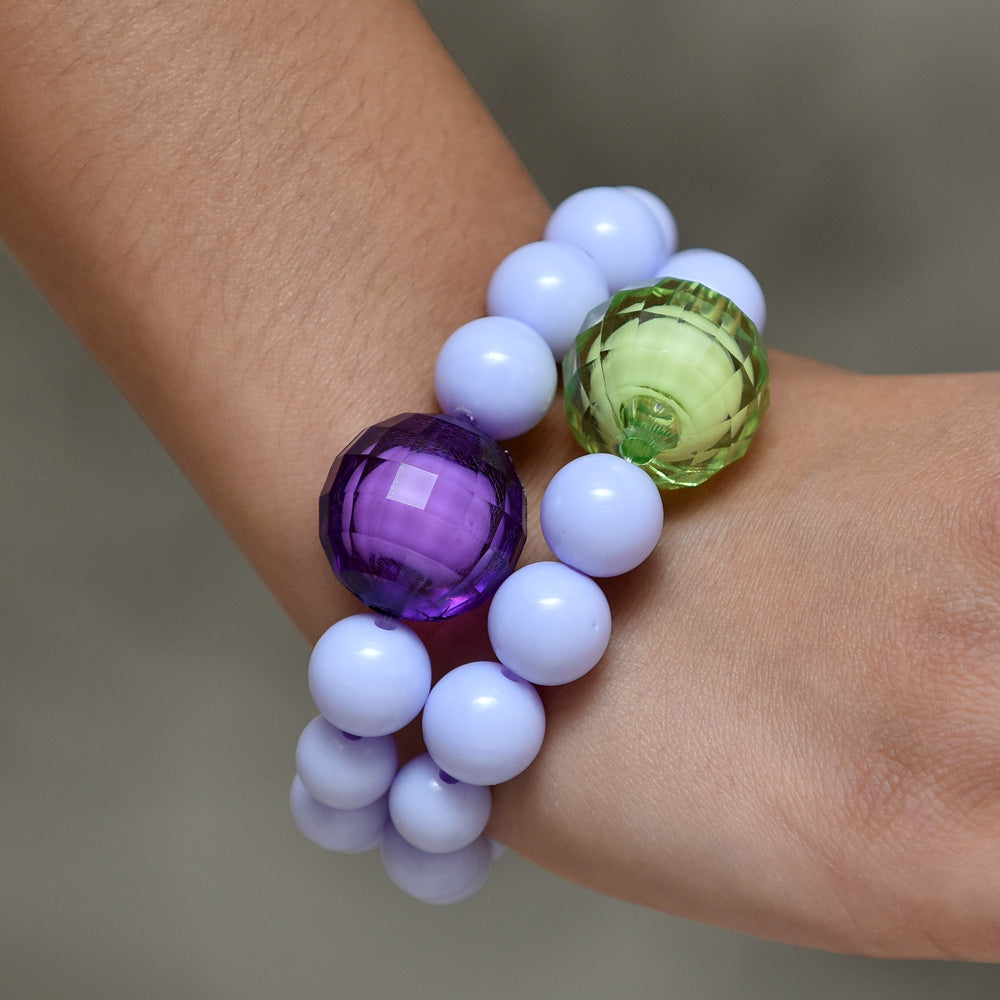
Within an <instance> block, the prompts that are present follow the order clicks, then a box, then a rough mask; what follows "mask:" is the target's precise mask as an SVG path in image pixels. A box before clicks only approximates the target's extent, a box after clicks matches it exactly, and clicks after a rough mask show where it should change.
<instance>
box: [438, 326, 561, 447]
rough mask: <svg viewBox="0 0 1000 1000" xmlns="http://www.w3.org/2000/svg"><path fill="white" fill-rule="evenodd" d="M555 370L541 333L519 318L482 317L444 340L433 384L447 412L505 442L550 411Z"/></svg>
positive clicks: (556, 376)
mask: <svg viewBox="0 0 1000 1000" xmlns="http://www.w3.org/2000/svg"><path fill="white" fill-rule="evenodd" d="M557 382H558V373H557V372H556V364H555V361H554V360H553V358H552V352H551V351H550V350H549V346H548V344H547V343H546V342H545V341H544V340H543V339H542V337H541V336H540V335H539V334H537V333H535V331H534V330H532V329H531V327H530V326H527V325H525V324H524V323H522V322H521V321H520V320H517V319H510V318H509V317H506V316H484V317H482V318H481V319H474V320H473V321H472V322H471V323H466V324H465V325H464V326H460V327H459V328H458V329H457V330H456V331H455V332H454V333H453V334H452V335H451V336H450V337H449V338H448V339H447V340H446V341H445V343H444V346H443V347H442V348H441V353H440V354H439V355H438V359H437V365H436V367H435V369H434V389H435V392H436V393H437V398H438V403H440V405H441V409H442V410H444V411H445V413H450V414H451V415H452V416H458V417H466V418H468V419H470V420H471V421H472V423H473V424H474V425H475V426H476V427H477V428H478V429H479V430H481V431H482V432H483V433H484V434H489V435H490V437H493V438H496V439H497V440H500V441H503V440H506V439H507V438H513V437H517V436H518V435H519V434H523V433H524V432H525V431H529V430H531V428H532V427H534V426H535V424H537V423H538V421H539V420H541V419H542V417H544V416H545V414H546V413H547V412H548V409H549V407H550V406H551V405H552V400H553V398H554V397H555V394H556V383H557Z"/></svg>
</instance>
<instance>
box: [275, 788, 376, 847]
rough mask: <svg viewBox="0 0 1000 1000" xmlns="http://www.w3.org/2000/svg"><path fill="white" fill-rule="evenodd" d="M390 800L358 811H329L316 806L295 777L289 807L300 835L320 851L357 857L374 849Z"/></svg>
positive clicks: (318, 803) (314, 801)
mask: <svg viewBox="0 0 1000 1000" xmlns="http://www.w3.org/2000/svg"><path fill="white" fill-rule="evenodd" d="M388 803H389V797H388V796H387V795H383V796H382V798H380V799H376V800H375V801H374V802H372V803H370V804H369V805H367V806H362V807H361V808H360V809H331V808H330V807H329V806H325V805H323V803H322V802H317V801H316V800H315V799H314V798H313V797H312V796H311V795H310V794H309V793H308V792H307V791H306V787H305V785H303V784H302V781H301V780H300V779H299V778H298V777H296V778H295V779H294V780H293V781H292V790H291V793H290V795H289V805H290V807H291V810H292V818H293V819H294V820H295V824H296V826H298V828H299V830H301V831H302V835H303V836H304V837H305V838H306V839H307V840H311V841H312V842H313V843H314V844H316V845H318V846H319V847H324V848H326V850H328V851H340V852H342V853H344V854H358V853H360V852H361V851H370V850H371V849H372V848H373V847H377V846H378V843H379V841H380V840H381V839H382V831H383V830H384V829H385V828H386V824H387V823H388V822H389V804H388Z"/></svg>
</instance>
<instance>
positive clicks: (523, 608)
mask: <svg viewBox="0 0 1000 1000" xmlns="http://www.w3.org/2000/svg"><path fill="white" fill-rule="evenodd" d="M489 633H490V642H491V643H492V644H493V652H494V653H495V654H496V657H497V659H498V660H500V662H501V663H503V664H504V666H507V667H509V668H510V669H511V670H513V671H514V673H516V674H517V675H518V676H519V677H523V678H524V679H525V680H527V681H531V683H532V684H567V683H569V682H570V681H575V680H576V679H577V678H578V677H582V676H583V675H584V674H585V673H587V671H588V670H590V669H591V667H593V666H594V664H596V663H597V661H598V660H599V659H600V658H601V657H602V656H603V655H604V651H605V649H607V647H608V640H609V639H610V638H611V609H610V607H609V606H608V600H607V598H606V597H605V596H604V592H603V591H602V590H601V588H600V587H599V586H598V585H597V584H596V583H594V581H593V580H591V579H590V577H589V576H584V575H583V574H582V573H578V572H577V571H576V570H574V569H570V567H569V566H564V565H563V564H562V563H557V562H539V563H532V564H531V565H528V566H523V567H522V568H521V569H519V570H517V572H515V573H512V574H511V575H510V576H509V577H507V579H506V580H504V582H503V583H502V584H501V585H500V589H499V590H498V591H497V592H496V594H495V595H494V597H493V603H492V604H491V605H490V614H489Z"/></svg>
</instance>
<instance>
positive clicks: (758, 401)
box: [563, 278, 769, 489]
mask: <svg viewBox="0 0 1000 1000" xmlns="http://www.w3.org/2000/svg"><path fill="white" fill-rule="evenodd" d="M563 380H564V383H565V398H566V416H567V418H568V419H569V422H570V426H571V427H572V428H573V433H574V434H575V435H576V438H577V440H578V441H579V442H580V444H581V445H583V447H584V448H586V449H587V451H606V452H611V453H612V454H615V455H620V456H621V457H622V458H626V459H628V460H629V461H630V462H633V463H634V464H636V465H640V466H642V467H643V468H644V469H645V470H646V471H647V472H648V473H649V474H650V476H652V477H653V480H654V482H655V483H656V485H657V486H659V487H660V489H669V488H673V487H676V486H697V485H698V484H699V483H703V482H704V481H705V480H706V479H708V478H709V477H711V476H713V475H715V473H716V472H718V471H719V470H720V469H723V468H725V467H726V466H727V465H729V464H730V463H731V462H735V461H736V459H738V458H740V457H742V456H743V454H744V453H745V452H746V450H747V448H748V447H749V445H750V440H751V439H752V438H753V436H754V433H755V432H756V430H757V427H758V425H759V424H760V418H761V416H762V415H763V414H764V411H765V410H766V409H767V404H768V399H769V392H768V368H767V354H766V353H765V351H764V347H763V345H762V344H761V342H760V335H759V334H758V333H757V328H756V327H755V326H754V325H753V323H752V322H751V321H750V319H749V317H747V316H745V315H744V314H743V313H742V312H741V311H740V310H739V309H738V308H737V307H736V306H735V305H734V304H733V303H732V302H731V301H730V300H729V299H727V298H725V296H722V295H719V293H718V292H713V291H712V290H711V289H710V288H706V287H705V286H704V285H699V284H697V283H696V282H693V281H678V280H677V279H675V278H665V279H664V280H663V281H661V282H659V284H657V285H653V286H652V287H648V288H627V289H625V290H624V291H621V292H619V293H618V294H617V295H615V296H614V297H613V298H612V299H611V300H610V301H609V302H607V303H606V304H605V305H603V306H599V307H598V308H597V309H595V310H593V311H592V312H591V314H590V315H589V316H588V317H587V319H586V321H585V322H584V328H583V332H582V333H580V335H579V336H578V337H577V338H576V345H575V347H574V348H573V349H572V350H570V351H569V352H568V353H567V355H566V356H565V358H564V359H563Z"/></svg>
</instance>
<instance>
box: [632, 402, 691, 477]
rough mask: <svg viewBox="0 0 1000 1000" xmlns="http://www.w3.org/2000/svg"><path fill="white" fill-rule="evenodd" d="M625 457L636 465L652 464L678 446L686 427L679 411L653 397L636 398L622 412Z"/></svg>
mask: <svg viewBox="0 0 1000 1000" xmlns="http://www.w3.org/2000/svg"><path fill="white" fill-rule="evenodd" d="M619 416H620V419H621V428H622V435H623V436H622V441H621V444H619V446H618V450H619V452H620V453H621V456H622V458H624V459H627V460H628V461H629V462H632V463H633V464H634V465H645V464H646V463H647V462H651V461H652V460H653V459H654V458H656V456H657V455H659V454H660V452H663V451H670V450H671V449H673V448H675V447H676V446H677V442H678V441H679V440H680V436H681V431H682V430H683V427H682V425H681V422H680V419H679V418H678V416H677V411H676V409H675V408H674V407H673V406H671V405H670V404H669V403H668V402H666V401H665V400H663V399H662V398H659V397H657V396H652V395H637V396H633V397H632V398H631V399H630V400H629V401H628V402H627V403H626V404H625V405H624V406H623V407H622V408H621V411H620V414H619Z"/></svg>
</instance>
